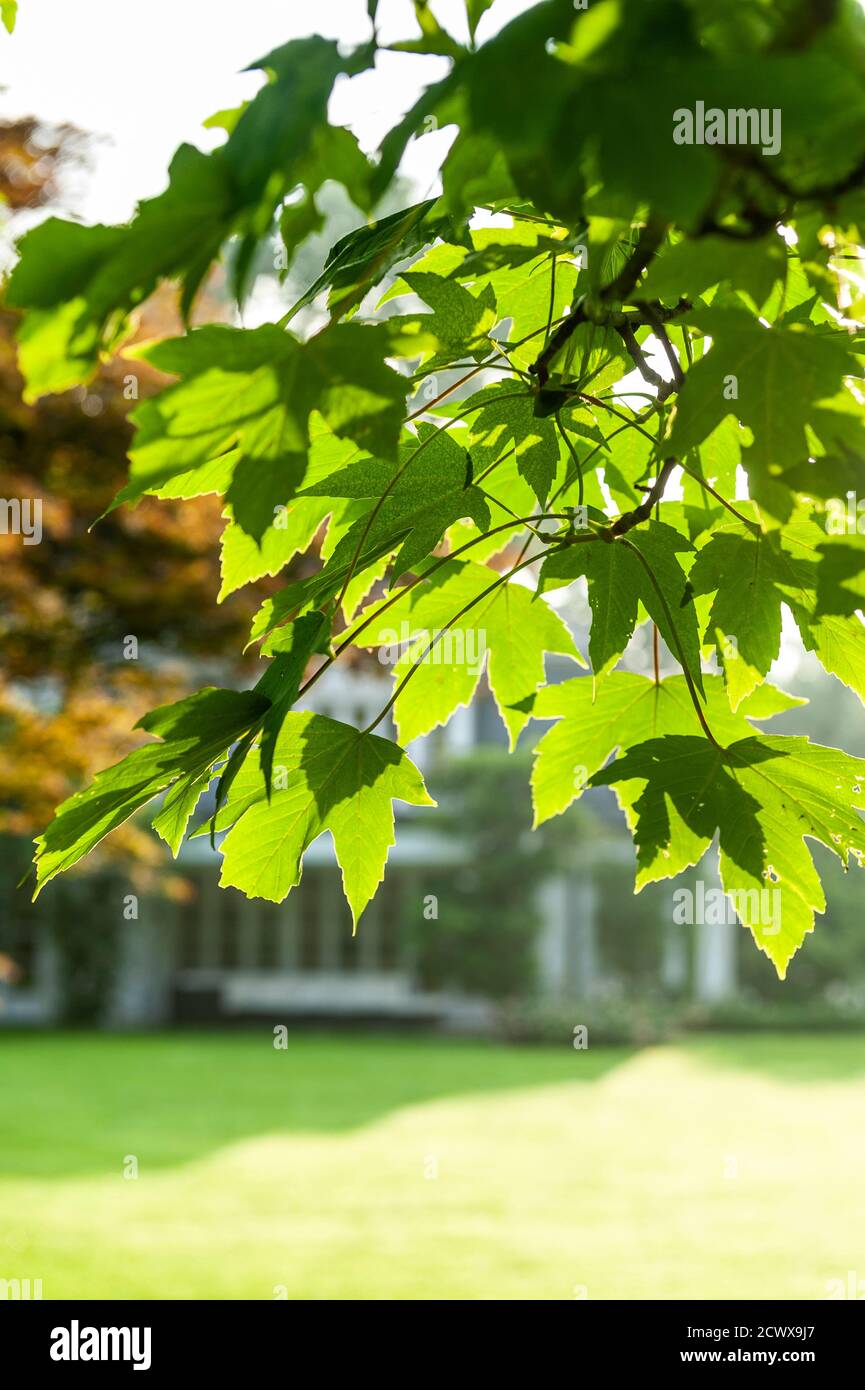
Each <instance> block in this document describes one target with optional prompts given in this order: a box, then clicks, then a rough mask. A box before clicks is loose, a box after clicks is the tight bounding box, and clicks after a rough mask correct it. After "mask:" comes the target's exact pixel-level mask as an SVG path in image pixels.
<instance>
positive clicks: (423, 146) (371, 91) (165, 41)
mask: <svg viewBox="0 0 865 1390" xmlns="http://www.w3.org/2000/svg"><path fill="white" fill-rule="evenodd" d="M528 3H529V0H496V3H495V4H494V6H493V9H492V10H491V11H489V12H488V13H487V14H486V15H485V16H484V18H483V20H482V21H481V26H480V28H479V31H478V37H479V39H481V38H483V37H484V36H485V35H489V34H490V33H492V32H494V30H495V29H497V28H499V27H501V25H502V24H503V23H505V22H506V21H507V20H509V19H510V18H512V17H513V15H514V14H516V13H518V12H519V11H521V10H523V9H525V8H527V5H528ZM433 8H434V10H435V12H436V14H437V15H438V17H439V19H440V21H441V22H442V23H443V24H445V25H447V27H448V28H449V29H451V31H452V32H454V33H455V34H457V36H458V37H461V38H462V37H465V33H466V31H465V18H464V15H465V11H464V6H463V4H462V0H434V5H433ZM379 31H380V35H381V39H382V42H394V41H396V40H397V39H400V38H407V37H415V36H416V35H417V32H418V30H417V26H416V24H415V22H414V19H413V13H412V6H411V4H410V3H409V0H380V4H379ZM311 32H316V33H319V34H322V35H324V36H325V37H327V38H335V39H340V40H342V41H344V42H345V43H347V44H349V45H352V44H355V43H358V42H362V41H363V40H365V39H367V38H368V37H369V35H370V25H369V20H368V18H367V12H366V0H315V3H314V4H306V3H301V2H300V0H243V3H242V4H239V3H238V0H147V3H146V4H133V3H131V0H20V6H19V11H18V24H17V26H16V29H15V33H14V34H13V35H12V36H11V37H10V36H8V35H7V34H6V33H5V32H4V31H0V116H4V117H17V116H25V115H36V116H38V117H41V118H42V119H43V120H46V121H55V122H60V121H71V122H73V123H74V124H75V125H78V126H80V127H81V128H82V129H83V130H86V131H91V132H93V133H95V134H97V135H99V136H101V137H104V138H102V139H100V140H99V141H98V142H97V143H95V145H94V148H93V151H92V158H93V165H94V168H93V174H92V177H91V178H90V180H89V181H88V184H87V186H86V187H85V188H84V189H82V190H81V194H80V197H76V206H75V209H74V211H75V213H76V214H77V215H78V216H80V217H82V218H83V220H85V221H88V222H90V221H106V222H117V221H123V220H125V219H126V218H127V217H128V216H129V215H130V213H131V212H132V210H133V208H134V206H135V203H136V202H137V201H138V200H139V199H140V198H143V197H149V196H151V195H153V194H154V193H158V192H160V190H161V189H162V188H163V187H164V186H165V181H166V170H167V167H168V163H169V160H170V158H171V155H172V154H173V152H174V150H175V148H176V147H177V145H179V144H180V143H181V142H182V141H184V140H187V141H190V142H191V143H193V144H196V145H198V146H199V147H201V148H205V149H206V148H210V147H211V146H212V145H213V144H216V143H219V141H220V139H221V138H224V137H221V136H220V133H219V132H210V131H206V130H203V129H202V127H201V122H202V121H203V120H205V119H206V118H207V117H208V116H210V115H211V114H212V113H213V112H214V111H218V110H221V109H222V108H224V107H231V106H235V105H237V104H238V103H239V102H240V101H242V100H243V99H244V98H247V97H249V96H251V95H252V94H253V93H254V92H255V90H256V89H257V87H258V86H259V85H260V83H261V78H260V76H259V75H258V74H255V73H243V71H242V69H243V68H244V67H246V65H247V64H248V63H251V62H253V61H254V60H255V59H256V58H260V57H262V56H263V55H264V54H265V53H267V52H268V51H269V50H270V49H272V48H275V47H277V45H279V44H281V43H285V42H286V41H287V40H288V39H290V38H297V37H300V36H302V35H305V34H309V33H311ZM443 69H444V60H442V59H438V58H426V57H421V56H416V55H404V54H382V55H380V57H379V60H378V64H377V69H376V71H375V73H373V74H369V75H363V76H362V77H360V78H356V79H354V80H353V81H351V82H348V81H343V82H342V83H340V84H339V86H338V89H337V90H336V91H335V93H334V98H333V104H332V107H331V118H332V119H333V120H335V121H337V122H339V123H340V124H343V125H349V126H351V128H352V129H353V130H354V132H355V134H356V135H357V137H358V139H359V140H360V142H361V144H362V145H363V146H364V148H366V149H370V150H371V149H374V148H375V147H376V145H377V144H378V142H379V139H380V137H381V135H382V134H383V133H384V132H385V131H386V130H387V129H388V128H389V127H390V125H392V124H393V122H394V120H395V119H397V118H398V117H399V116H400V115H402V114H403V112H404V111H406V110H407V109H408V108H409V107H410V106H411V105H412V103H413V102H414V100H415V99H416V98H417V96H418V94H419V91H420V89H421V87H422V86H424V85H426V84H427V83H429V82H430V81H433V80H435V78H437V77H438V76H440V75H441V72H442V71H443ZM443 141H444V143H443ZM447 142H448V141H447V137H446V136H445V135H444V134H443V133H442V134H438V135H431V136H427V137H425V138H424V139H423V140H421V141H419V142H416V144H415V145H414V146H413V149H412V155H411V162H410V165H409V171H410V172H411V174H412V175H413V176H414V177H415V178H416V179H417V180H418V182H419V183H420V184H423V185H424V186H426V185H427V184H429V182H430V180H431V179H432V178H434V176H435V171H436V169H437V168H438V165H439V163H440V160H441V158H442V156H443V154H444V152H445V148H446V145H447Z"/></svg>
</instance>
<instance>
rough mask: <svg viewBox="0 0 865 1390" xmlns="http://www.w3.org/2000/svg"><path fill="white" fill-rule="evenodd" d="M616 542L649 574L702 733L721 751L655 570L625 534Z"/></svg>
mask: <svg viewBox="0 0 865 1390" xmlns="http://www.w3.org/2000/svg"><path fill="white" fill-rule="evenodd" d="M618 544H619V545H626V546H627V547H628V549H629V550H630V551H632V552H633V554H634V555H636V557H637V559H638V560H639V562H640V564H641V565H642V566H643V569H644V570H645V571H646V574H647V575H648V576H649V579H650V580H651V583H652V587H653V589H654V590H655V593H656V594H657V595H658V598H659V599H660V601H661V607H662V608H663V610H664V616H665V617H666V619H667V622H668V623H669V624H670V631H671V633H672V634H673V638H674V640H675V643H676V655H677V657H678V658H679V665H680V666H681V668H682V674H683V675H684V677H685V684H686V685H687V687H688V694H689V695H690V697H691V703H692V704H693V706H694V709H695V710H696V712H697V718H698V719H699V721H700V724H701V725H702V728H703V733H704V734H705V735H706V738H707V739H708V740H709V742H710V743H713V744H714V745H715V747H716V748H718V749H720V750H721V751H723V749H721V745H720V743H719V742H718V740H717V739H716V738H715V735H714V734H713V733H712V730H711V729H710V728H709V725H708V723H707V721H706V716H705V714H704V713H703V707H702V705H701V704H700V699H699V696H698V694H697V689H696V686H695V685H694V681H693V678H692V676H691V672H690V671H689V670H688V663H687V662H686V660H685V653H684V649H683V647H682V643H681V640H680V638H679V633H678V631H677V629H676V624H675V623H674V622H673V615H672V613H671V612H670V605H669V604H668V602H667V599H666V596H665V594H664V591H663V589H662V588H661V586H660V584H659V583H658V581H657V578H656V577H655V572H654V570H653V569H652V566H651V565H650V564H649V562H648V560H647V559H646V557H645V555H644V554H643V552H642V550H640V547H639V546H637V545H634V542H633V541H629V540H628V538H627V536H622V537H621V538H620V540H619V541H618Z"/></svg>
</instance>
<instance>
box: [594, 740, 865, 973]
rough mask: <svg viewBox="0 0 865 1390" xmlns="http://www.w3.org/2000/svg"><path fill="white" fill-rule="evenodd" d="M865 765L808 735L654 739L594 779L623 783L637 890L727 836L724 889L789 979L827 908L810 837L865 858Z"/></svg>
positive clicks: (843, 855)
mask: <svg viewBox="0 0 865 1390" xmlns="http://www.w3.org/2000/svg"><path fill="white" fill-rule="evenodd" d="M863 777H865V762H862V761H861V760H859V759H857V758H851V757H849V756H848V755H847V754H846V753H842V752H839V751H838V750H837V749H835V748H823V747H821V746H820V745H818V744H812V743H810V742H809V740H808V739H806V738H791V737H788V738H771V737H763V738H756V737H752V738H744V739H740V740H738V741H737V742H736V743H733V744H731V745H730V747H728V748H726V749H720V748H715V747H713V745H712V744H710V743H709V742H708V740H706V739H705V738H693V737H684V736H678V735H677V736H667V737H665V738H659V739H649V740H648V741H647V742H645V743H641V744H638V745H637V746H635V747H633V748H631V749H629V750H628V752H626V753H625V754H624V756H623V757H620V758H617V759H616V761H615V762H614V763H613V765H612V766H611V767H610V768H607V769H606V770H605V771H603V772H598V773H596V774H595V775H594V777H592V779H591V781H592V784H593V785H595V786H597V785H600V784H604V785H610V786H614V787H615V788H616V790H617V795H618V797H619V800H620V802H621V803H622V805H623V806H624V808H625V814H626V816H627V818H628V822H629V824H630V825H631V827H632V829H633V832H634V838H635V840H636V844H637V888H638V889H639V888H642V887H643V886H644V885H645V884H646V883H653V882H656V881H657V880H659V879H665V878H673V877H674V876H675V875H676V874H678V873H680V872H681V871H682V870H683V869H685V868H686V867H688V866H689V865H692V864H697V863H699V861H700V859H702V857H703V855H704V854H705V852H706V850H707V849H708V848H709V845H710V844H711V842H712V839H713V838H714V836H715V833H716V832H718V834H719V836H720V870H721V882H722V883H723V885H724V889H725V891H726V892H727V893H728V894H731V895H733V902H734V906H735V908H736V913H737V916H738V917H739V919H740V921H741V922H742V924H743V925H744V926H747V927H750V929H751V932H752V934H753V936H754V940H755V941H756V943H757V945H758V946H759V948H760V950H761V951H765V953H766V955H767V956H769V958H770V960H772V962H773V963H774V965H775V968H776V970H777V972H778V975H779V977H780V978H781V979H783V978H784V976H785V974H786V971H787V966H788V964H789V962H790V960H791V958H792V957H793V955H794V954H795V953H796V951H797V950H798V949H799V947H800V946H801V944H802V942H803V940H804V938H805V936H806V934H807V933H808V932H810V931H812V930H813V928H814V914H815V912H823V911H824V910H825V906H826V902H825V898H824V896H823V890H822V888H821V886H820V880H819V877H818V875H817V872H816V870H815V868H814V863H813V860H812V858H811V854H810V852H809V850H808V848H807V846H806V844H805V837H806V836H807V837H808V838H809V839H813V840H819V841H820V842H821V844H823V845H825V846H826V848H827V849H830V850H832V852H833V854H836V855H837V856H838V857H839V859H840V860H841V862H842V863H843V864H844V865H845V866H846V865H847V863H848V861H849V858H850V855H851V854H852V855H853V856H854V858H855V860H856V861H857V862H858V863H859V864H861V863H862V861H863V856H865V823H863V821H862V818H861V815H860V814H859V813H860V812H861V811H863V810H865V798H863V795H862V789H861V785H862V780H863Z"/></svg>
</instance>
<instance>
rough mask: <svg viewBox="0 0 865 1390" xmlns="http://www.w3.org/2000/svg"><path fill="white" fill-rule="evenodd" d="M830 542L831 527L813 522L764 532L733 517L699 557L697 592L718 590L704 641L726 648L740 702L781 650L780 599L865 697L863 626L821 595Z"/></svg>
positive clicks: (822, 655) (826, 660)
mask: <svg viewBox="0 0 865 1390" xmlns="http://www.w3.org/2000/svg"><path fill="white" fill-rule="evenodd" d="M826 547H827V538H826V533H825V531H822V530H821V529H820V527H819V526H817V525H816V524H815V523H814V522H812V521H809V520H805V519H801V518H798V519H796V520H795V521H793V522H791V523H789V524H788V525H787V526H785V527H784V529H783V531H782V532H775V531H772V532H768V533H762V534H761V533H756V532H754V531H752V530H750V529H749V528H748V527H745V526H743V525H742V524H741V523H739V522H735V521H734V522H731V523H730V525H725V526H724V527H718V528H717V529H716V531H715V533H714V534H713V535H712V537H711V539H710V540H709V541H708V543H707V544H706V545H705V546H704V548H703V549H702V550H701V551H700V553H699V555H698V556H697V559H696V561H695V563H694V566H693V568H692V570H691V575H690V580H691V584H692V586H693V588H694V592H695V593H697V594H704V593H711V592H715V599H714V601H713V604H712V610H711V612H710V615H709V621H708V626H707V629H706V640H707V641H713V642H715V643H716V644H717V646H718V648H719V650H720V651H721V653H722V656H723V660H724V673H725V678H726V680H727V687H728V692H729V695H730V701H731V703H732V704H733V706H734V707H735V706H736V705H737V704H738V702H739V700H740V699H741V698H742V697H743V695H745V694H747V693H748V691H750V690H753V689H754V687H755V686H756V685H757V683H758V682H759V681H760V680H761V678H762V677H763V676H764V675H765V674H766V672H767V671H768V670H769V667H770V666H771V664H772V662H773V661H774V660H775V658H776V657H777V656H778V653H779V650H780V638H781V605H782V604H784V605H786V606H787V607H788V608H789V610H790V612H791V613H792V615H793V617H794V619H795V621H796V624H797V626H798V628H799V632H800V634H801V637H802V640H803V642H804V644H805V647H806V649H807V650H808V651H813V652H814V653H815V654H816V655H817V657H818V659H819V660H820V662H821V663H822V665H823V666H824V667H825V668H826V670H827V671H829V672H831V674H832V675H834V676H837V677H838V679H839V680H841V681H843V682H844V684H845V685H847V686H849V687H850V689H851V690H854V691H855V692H856V694H857V695H858V696H859V698H860V700H862V701H863V702H865V625H863V623H862V621H861V619H860V618H859V617H858V616H857V615H856V613H855V611H851V609H850V608H847V609H846V610H844V611H842V612H841V613H836V612H826V611H822V609H821V604H820V602H819V601H818V592H825V590H821V587H820V575H821V568H822V565H823V563H824V560H825V551H826ZM730 638H732V639H734V640H733V643H732V644H731V643H730V641H729V639H730Z"/></svg>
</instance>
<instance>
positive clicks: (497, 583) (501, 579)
mask: <svg viewBox="0 0 865 1390" xmlns="http://www.w3.org/2000/svg"><path fill="white" fill-rule="evenodd" d="M556 548H558V547H556ZM553 553H554V551H553V550H547V551H545V552H543V554H544V555H551V554H553ZM540 558H541V555H540V554H538V555H530V556H529V558H528V559H527V560H519V561H518V562H517V564H515V565H514V566H513V568H512V569H509V570H507V571H506V573H505V574H500V575H498V577H497V578H496V579H494V580H493V582H492V584H489V585H487V587H486V589H483V590H482V591H481V592H480V593H479V594H476V595H475V597H474V598H473V599H470V600H469V602H468V603H466V604H464V605H463V607H462V608H461V609H460V610H459V612H458V613H455V614H454V615H453V617H452V618H450V619H449V620H448V622H446V623H445V625H444V627H443V628H440V629H439V631H438V632H436V633H434V634H433V637H432V640H431V641H430V642H428V643H427V646H426V648H425V649H424V652H423V655H422V656H419V657H418V658H417V660H416V661H415V662H414V663H413V665H412V667H411V670H409V671H407V672H406V674H405V675H404V676H403V678H402V680H401V681H400V682H399V683H398V684H397V685H396V687H395V688H394V691H393V694H392V695H391V697H390V699H389V700H388V702H387V704H386V705H385V706H384V708H383V709H382V710H381V711H380V713H379V714H377V715H376V717H375V719H374V720H373V721H372V723H371V724H368V725H367V726H366V728H365V729H362V730H361V733H362V734H371V733H372V731H373V729H375V728H376V727H377V726H378V725H379V724H380V723H381V721H382V720H383V719H384V718H385V716H386V715H387V714H389V713H390V711H391V710H392V709H393V707H394V705H395V704H396V702H397V700H398V699H399V697H400V695H401V694H402V692H403V690H405V687H406V686H407V685H408V683H409V681H410V680H411V678H412V676H413V675H415V673H416V672H417V670H418V669H419V667H420V666H421V665H422V663H423V662H424V661H426V659H427V657H428V656H429V654H430V652H431V651H432V649H433V647H435V646H436V645H437V644H438V643H439V642H440V641H441V639H442V638H443V637H444V635H445V633H446V632H448V631H449V630H450V629H451V628H452V627H453V625H454V623H458V622H459V620H460V618H463V617H465V615H466V613H469V612H470V611H471V609H472V608H475V607H476V606H477V605H478V604H479V603H480V602H481V600H482V599H485V598H486V597H487V596H488V595H489V594H491V593H493V592H494V591H495V590H496V589H498V588H500V587H501V586H502V585H503V584H506V583H507V582H508V580H509V579H510V578H512V576H513V575H515V574H516V573H517V572H518V571H519V570H522V569H525V568H526V566H527V565H532V564H534V562H535V560H539V559H540Z"/></svg>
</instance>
